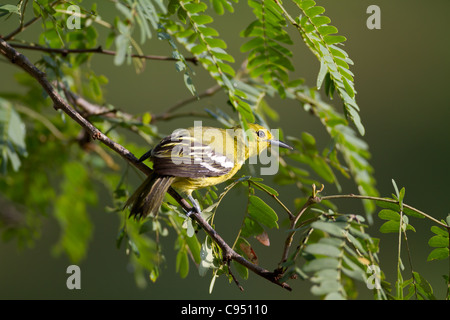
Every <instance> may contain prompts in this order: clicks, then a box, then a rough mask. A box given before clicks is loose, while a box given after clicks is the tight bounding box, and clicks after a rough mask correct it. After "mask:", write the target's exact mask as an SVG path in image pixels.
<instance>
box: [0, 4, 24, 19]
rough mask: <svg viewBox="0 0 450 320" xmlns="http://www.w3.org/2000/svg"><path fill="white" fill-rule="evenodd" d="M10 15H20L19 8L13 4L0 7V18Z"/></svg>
mask: <svg viewBox="0 0 450 320" xmlns="http://www.w3.org/2000/svg"><path fill="white" fill-rule="evenodd" d="M8 13H15V14H18V15H20V11H19V8H18V7H17V6H15V5H12V4H2V5H0V17H3V16H4V15H7V14H8Z"/></svg>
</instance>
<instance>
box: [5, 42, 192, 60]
mask: <svg viewBox="0 0 450 320" xmlns="http://www.w3.org/2000/svg"><path fill="white" fill-rule="evenodd" d="M11 46H12V47H14V48H16V49H25V50H34V51H42V52H50V53H58V54H61V55H63V56H67V55H68V54H80V53H98V54H105V55H110V56H115V55H116V51H113V50H105V49H103V48H102V47H101V46H98V47H97V48H86V49H67V48H62V49H61V48H47V47H43V46H40V45H37V44H32V45H25V44H20V43H12V44H11ZM130 56H131V57H132V58H139V59H146V60H159V61H178V60H179V59H177V58H174V57H169V56H156V55H142V54H131V55H130ZM185 59H186V61H189V62H192V63H193V64H197V63H198V59H197V58H196V57H187V58H185Z"/></svg>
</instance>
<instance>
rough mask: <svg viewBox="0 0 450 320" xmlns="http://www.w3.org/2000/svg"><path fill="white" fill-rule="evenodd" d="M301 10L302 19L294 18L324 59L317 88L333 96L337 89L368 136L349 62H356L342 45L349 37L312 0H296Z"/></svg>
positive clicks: (357, 125) (314, 51)
mask: <svg viewBox="0 0 450 320" xmlns="http://www.w3.org/2000/svg"><path fill="white" fill-rule="evenodd" d="M294 2H295V4H296V5H297V6H298V8H299V9H300V11H301V15H300V16H299V18H298V19H296V20H295V22H294V20H293V19H292V18H290V21H291V23H295V26H296V28H297V29H298V30H299V32H300V34H301V36H302V38H303V40H304V42H305V44H306V45H307V46H308V47H309V49H310V50H311V51H312V52H313V53H314V55H315V56H316V57H317V58H318V59H319V61H320V71H319V74H318V78H317V87H318V88H321V86H322V84H324V86H325V92H326V93H327V95H328V96H329V97H330V98H331V97H332V96H333V94H334V92H335V91H337V93H338V95H339V96H340V97H341V99H342V101H343V103H344V107H345V109H344V110H345V113H346V115H347V116H348V117H349V118H350V119H351V120H352V121H353V122H354V124H355V125H356V127H357V129H358V131H359V133H360V134H361V135H364V131H365V130H364V126H363V125H362V123H361V119H360V117H359V114H358V112H359V107H358V105H357V103H356V100H355V94H356V91H355V88H354V83H353V82H354V79H353V73H352V72H351V71H350V70H349V64H350V65H351V64H353V61H352V60H351V59H350V58H349V57H348V54H347V53H346V52H345V51H344V50H343V49H342V48H340V47H338V46H337V45H338V44H341V43H342V42H344V41H345V40H346V38H345V37H344V36H339V35H335V34H336V33H337V32H338V30H337V28H336V27H334V26H331V25H329V23H330V21H331V19H330V18H328V17H327V16H324V15H323V13H324V12H325V9H324V8H323V7H321V6H316V5H315V4H316V3H315V2H314V1H312V0H294Z"/></svg>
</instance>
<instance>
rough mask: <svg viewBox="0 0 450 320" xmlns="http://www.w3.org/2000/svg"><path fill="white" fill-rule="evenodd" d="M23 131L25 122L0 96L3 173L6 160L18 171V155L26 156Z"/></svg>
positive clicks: (4, 172)
mask: <svg viewBox="0 0 450 320" xmlns="http://www.w3.org/2000/svg"><path fill="white" fill-rule="evenodd" d="M25 131H26V129H25V124H24V123H23V122H22V120H21V119H20V116H19V115H18V114H17V112H16V111H15V110H14V108H13V106H12V104H11V103H10V102H9V101H7V100H5V99H2V98H0V153H1V155H2V158H1V171H2V173H3V174H6V172H7V165H8V162H10V163H11V166H12V168H13V170H14V171H18V170H19V168H20V165H21V162H20V157H26V156H27V150H26V144H25Z"/></svg>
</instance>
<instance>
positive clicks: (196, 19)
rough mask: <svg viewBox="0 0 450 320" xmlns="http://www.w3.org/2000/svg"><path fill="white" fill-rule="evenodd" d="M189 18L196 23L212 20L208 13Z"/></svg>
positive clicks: (201, 23) (206, 22) (205, 22)
mask: <svg viewBox="0 0 450 320" xmlns="http://www.w3.org/2000/svg"><path fill="white" fill-rule="evenodd" d="M191 20H192V21H193V22H195V23H196V24H198V25H203V24H208V23H211V22H213V18H211V17H210V16H208V15H194V16H191Z"/></svg>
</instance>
